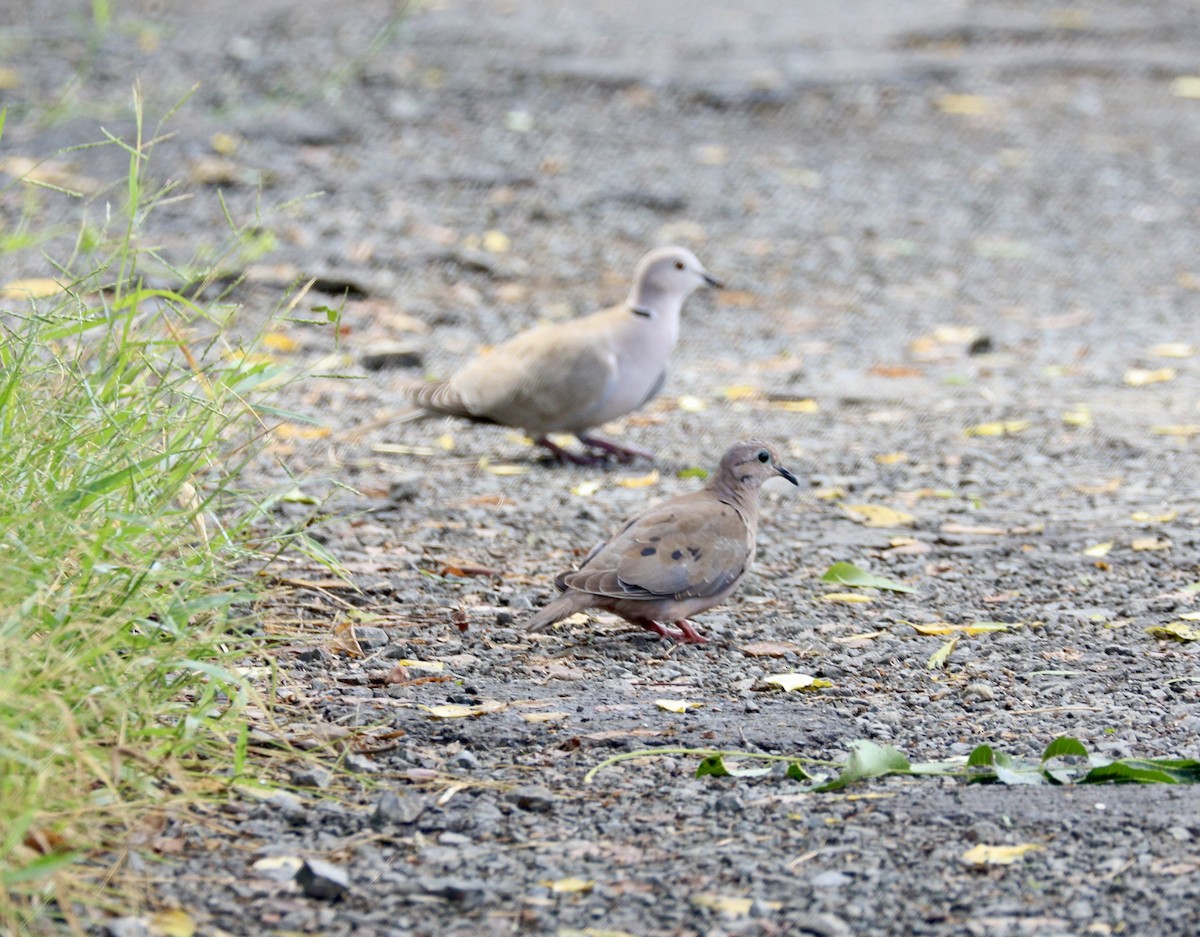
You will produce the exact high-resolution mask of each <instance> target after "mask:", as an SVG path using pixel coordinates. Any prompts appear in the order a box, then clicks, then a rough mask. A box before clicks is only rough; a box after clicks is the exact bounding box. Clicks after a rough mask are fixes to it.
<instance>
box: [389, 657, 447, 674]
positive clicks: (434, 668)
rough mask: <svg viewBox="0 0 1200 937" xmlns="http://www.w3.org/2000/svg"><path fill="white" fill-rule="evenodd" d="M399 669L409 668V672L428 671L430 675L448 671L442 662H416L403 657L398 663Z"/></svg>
mask: <svg viewBox="0 0 1200 937" xmlns="http://www.w3.org/2000/svg"><path fill="white" fill-rule="evenodd" d="M396 666H397V667H407V668H408V669H409V670H427V671H429V672H430V673H441V672H442V671H443V670H445V669H446V665H445V664H444V663H442V662H441V661H440V660H414V659H413V658H411V657H402V658H401V659H400V660H398V661H396Z"/></svg>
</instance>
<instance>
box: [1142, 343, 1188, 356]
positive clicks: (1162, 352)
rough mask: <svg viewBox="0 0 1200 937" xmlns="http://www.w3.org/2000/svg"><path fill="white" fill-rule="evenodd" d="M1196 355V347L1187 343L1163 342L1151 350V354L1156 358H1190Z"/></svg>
mask: <svg viewBox="0 0 1200 937" xmlns="http://www.w3.org/2000/svg"><path fill="white" fill-rule="evenodd" d="M1195 353H1196V346H1195V345H1191V344H1188V343H1187V342H1162V343H1161V344H1158V345H1154V346H1153V347H1151V349H1150V354H1152V355H1154V356H1155V357H1156V358H1190V357H1192V355H1194V354H1195Z"/></svg>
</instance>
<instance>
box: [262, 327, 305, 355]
mask: <svg viewBox="0 0 1200 937" xmlns="http://www.w3.org/2000/svg"><path fill="white" fill-rule="evenodd" d="M262 343H263V347H264V348H266V349H268V350H270V351H282V352H289V351H295V350H296V349H297V348H299V347H300V343H299V342H298V341H296V340H295V339H294V338H292V337H291V336H290V335H287V334H285V333H283V332H268V333H267V334H266V335H264V336H263V337H262Z"/></svg>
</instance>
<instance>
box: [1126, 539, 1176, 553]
mask: <svg viewBox="0 0 1200 937" xmlns="http://www.w3.org/2000/svg"><path fill="white" fill-rule="evenodd" d="M1129 548H1130V549H1131V550H1138V551H1147V550H1169V549H1171V541H1170V540H1166V539H1160V538H1159V537H1138V538H1137V539H1136V540H1134V541H1133V542H1132V543H1130V544H1129Z"/></svg>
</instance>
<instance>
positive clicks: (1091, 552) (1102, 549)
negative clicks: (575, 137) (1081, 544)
mask: <svg viewBox="0 0 1200 937" xmlns="http://www.w3.org/2000/svg"><path fill="white" fill-rule="evenodd" d="M1112 548H1113V542H1112V541H1111V540H1105V541H1104V542H1103V543H1097V544H1094V545H1093V546H1090V547H1088V548H1087V549H1086V550H1084V551H1083V555H1084V556H1108V553H1109V551H1110V550H1111V549H1112Z"/></svg>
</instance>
